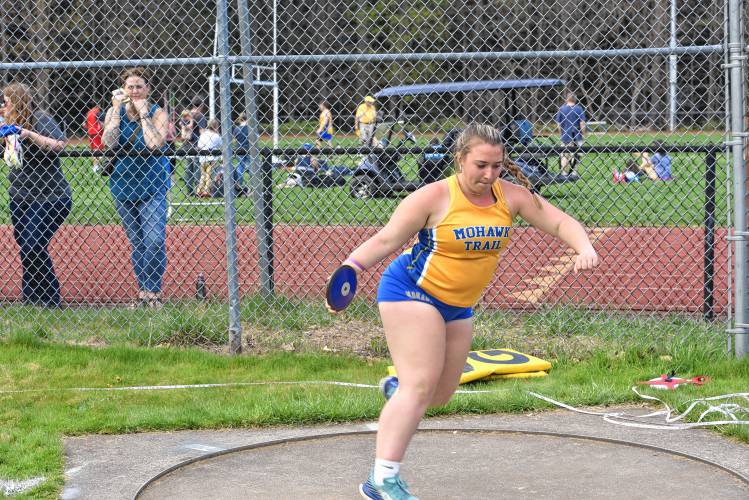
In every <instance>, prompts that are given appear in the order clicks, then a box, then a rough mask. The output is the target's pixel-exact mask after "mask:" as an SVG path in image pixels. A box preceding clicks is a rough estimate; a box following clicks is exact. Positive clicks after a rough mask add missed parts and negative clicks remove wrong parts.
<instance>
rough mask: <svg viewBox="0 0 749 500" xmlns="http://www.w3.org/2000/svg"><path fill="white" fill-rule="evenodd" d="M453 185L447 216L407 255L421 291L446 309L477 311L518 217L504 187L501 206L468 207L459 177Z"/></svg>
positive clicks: (495, 188)
mask: <svg viewBox="0 0 749 500" xmlns="http://www.w3.org/2000/svg"><path fill="white" fill-rule="evenodd" d="M447 184H448V187H449V191H450V206H449V208H448V210H447V214H445V217H444V218H443V219H442V220H441V221H440V222H439V223H438V224H437V225H436V226H435V227H433V228H428V229H422V230H421V231H419V234H418V236H417V241H416V243H415V244H414V246H413V247H412V248H411V249H410V250H408V251H406V253H409V252H410V259H409V263H408V267H407V268H408V273H409V275H410V277H411V279H413V281H414V282H415V283H416V285H418V286H419V287H420V288H422V289H423V290H424V291H426V292H427V293H429V294H431V295H433V296H434V297H435V298H437V299H438V300H440V301H442V302H444V303H445V304H449V305H452V306H458V307H472V306H473V305H474V304H476V302H478V300H479V298H480V297H481V294H482V292H483V291H484V288H486V285H488V284H489V281H490V280H491V278H492V275H493V274H494V271H495V269H496V267H497V262H498V261H499V255H500V254H501V253H502V250H504V248H505V247H506V246H507V243H508V242H509V241H510V233H511V232H512V214H511V213H510V209H509V208H508V207H507V203H506V202H505V199H504V195H503V193H502V188H501V187H500V184H499V181H497V182H495V183H494V185H493V186H492V192H493V193H494V197H495V198H496V200H497V201H496V203H494V204H493V205H490V206H488V207H479V206H477V205H474V204H473V203H471V202H470V201H468V199H467V198H466V197H465V195H464V194H463V191H461V189H460V186H459V185H458V179H457V177H456V176H454V175H453V176H451V177H449V178H448V179H447Z"/></svg>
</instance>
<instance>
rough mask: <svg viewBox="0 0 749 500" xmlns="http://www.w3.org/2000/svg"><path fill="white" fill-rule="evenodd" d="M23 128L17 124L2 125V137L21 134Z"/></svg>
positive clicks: (0, 130)
mask: <svg viewBox="0 0 749 500" xmlns="http://www.w3.org/2000/svg"><path fill="white" fill-rule="evenodd" d="M20 133H21V129H20V128H18V127H16V126H15V125H8V124H5V125H0V137H7V136H9V135H15V134H20Z"/></svg>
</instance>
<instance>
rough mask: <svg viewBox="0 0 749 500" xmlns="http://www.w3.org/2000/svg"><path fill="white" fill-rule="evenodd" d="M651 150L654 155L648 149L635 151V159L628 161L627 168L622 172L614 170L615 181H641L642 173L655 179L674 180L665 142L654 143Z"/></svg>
mask: <svg viewBox="0 0 749 500" xmlns="http://www.w3.org/2000/svg"><path fill="white" fill-rule="evenodd" d="M651 151H652V153H653V154H652V156H651V155H650V153H649V152H647V151H644V152H642V153H635V154H634V155H633V160H630V161H629V162H628V163H627V168H626V169H625V170H623V171H622V172H618V171H616V170H614V171H613V176H614V182H615V183H618V182H639V181H640V175H641V174H642V173H644V174H645V175H647V176H648V178H649V179H650V180H653V181H670V180H672V179H673V177H672V176H671V157H670V156H668V152H667V151H666V149H665V147H664V145H663V143H661V142H655V143H653V146H652V149H651Z"/></svg>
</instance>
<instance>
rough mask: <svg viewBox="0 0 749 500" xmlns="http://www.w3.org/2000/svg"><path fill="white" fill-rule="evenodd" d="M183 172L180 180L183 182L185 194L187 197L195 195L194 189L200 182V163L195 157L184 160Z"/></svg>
mask: <svg viewBox="0 0 749 500" xmlns="http://www.w3.org/2000/svg"><path fill="white" fill-rule="evenodd" d="M184 165H185V172H184V175H183V176H182V180H184V182H185V190H186V191H187V193H185V194H186V195H187V196H193V195H194V194H195V188H196V187H197V185H198V180H200V161H199V160H198V157H197V156H193V157H190V158H185V160H184Z"/></svg>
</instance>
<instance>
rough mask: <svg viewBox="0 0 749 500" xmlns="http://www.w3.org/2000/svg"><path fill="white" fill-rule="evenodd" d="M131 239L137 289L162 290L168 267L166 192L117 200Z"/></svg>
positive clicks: (157, 291) (116, 205)
mask: <svg viewBox="0 0 749 500" xmlns="http://www.w3.org/2000/svg"><path fill="white" fill-rule="evenodd" d="M114 205H115V208H116V209H117V213H118V214H120V218H121V219H122V226H123V227H124V228H125V234H126V235H127V239H128V240H129V241H130V246H131V251H132V253H131V260H132V263H133V272H134V273H135V279H136V280H137V281H138V289H139V290H141V291H146V292H156V293H159V292H161V284H162V281H163V279H164V272H165V271H166V193H159V194H155V195H154V196H153V197H151V198H147V199H145V200H118V199H116V198H115V200H114Z"/></svg>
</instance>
